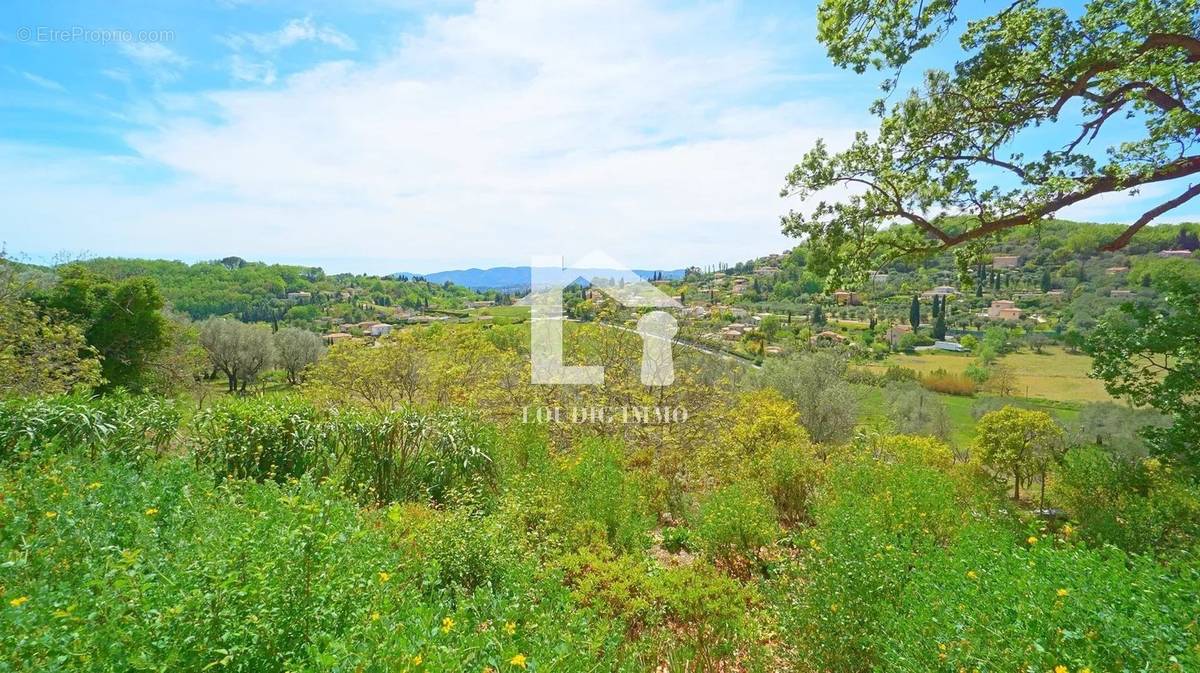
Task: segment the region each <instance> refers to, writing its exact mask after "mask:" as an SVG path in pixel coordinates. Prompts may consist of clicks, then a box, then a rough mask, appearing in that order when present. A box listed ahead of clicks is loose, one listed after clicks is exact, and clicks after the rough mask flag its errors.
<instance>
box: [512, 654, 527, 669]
mask: <svg viewBox="0 0 1200 673" xmlns="http://www.w3.org/2000/svg"><path fill="white" fill-rule="evenodd" d="M508 663H510V664H512V665H513V666H517V667H519V668H525V655H524V654H517V655H515V656H513V658H512V659H509V660H508Z"/></svg>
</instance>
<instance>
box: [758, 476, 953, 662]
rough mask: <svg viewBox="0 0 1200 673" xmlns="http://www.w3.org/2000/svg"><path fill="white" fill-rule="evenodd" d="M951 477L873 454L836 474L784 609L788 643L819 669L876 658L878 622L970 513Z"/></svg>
mask: <svg viewBox="0 0 1200 673" xmlns="http://www.w3.org/2000/svg"><path fill="white" fill-rule="evenodd" d="M954 492H955V488H954V484H953V482H952V481H951V479H950V478H949V477H948V476H946V475H943V474H941V473H940V472H938V471H937V470H934V469H931V468H928V467H924V466H921V465H916V464H911V463H902V464H895V465H891V464H885V463H879V462H874V461H868V462H864V463H859V464H851V465H846V466H841V467H839V468H837V469H835V470H834V471H833V474H832V475H831V480H830V485H829V488H828V489H826V493H828V495H827V496H826V497H825V498H824V499H823V500H822V501H821V502H820V503H819V505H818V507H817V508H816V511H815V521H816V527H815V528H814V529H813V530H811V531H805V532H802V533H800V535H803V537H802V538H800V546H802V547H803V548H804V549H805V550H806V558H805V561H804V563H803V564H802V565H801V566H797V568H796V569H795V572H797V573H802V576H796V577H789V578H788V581H787V582H786V583H785V586H786V587H788V589H787V593H788V595H787V596H786V598H783V600H784V609H783V612H782V614H781V619H782V624H781V626H782V627H783V628H782V630H781V632H782V633H785V634H787V636H786V637H787V638H788V641H789V645H790V646H791V647H794V648H796V656H797V658H798V659H800V660H803V661H807V662H808V663H809V664H811V666H812V668H813V669H814V670H837V671H867V670H872V669H873V668H874V667H875V666H877V664H878V658H877V656H878V647H879V642H878V641H879V633H878V631H877V624H878V623H879V621H880V620H881V618H882V617H883V616H884V615H885V614H886V613H887V612H888V611H890V610H893V609H894V607H895V602H896V601H897V600H898V598H899V596H900V594H901V592H902V591H903V589H904V586H905V583H906V582H907V580H908V578H909V575H910V573H911V572H912V567H913V564H914V563H919V562H920V560H921V559H922V558H924V557H926V556H928V555H930V554H932V553H934V552H935V551H936V550H937V549H939V548H940V546H941V545H942V544H945V543H946V542H947V541H948V540H949V539H951V538H952V537H953V536H954V535H955V533H956V532H957V531H958V530H959V529H960V527H961V525H962V523H963V519H964V516H965V513H964V510H963V509H962V508H960V507H959V506H958V503H957V502H956V501H955V498H954Z"/></svg>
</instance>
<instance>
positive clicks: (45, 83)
mask: <svg viewBox="0 0 1200 673" xmlns="http://www.w3.org/2000/svg"><path fill="white" fill-rule="evenodd" d="M21 76H22V77H24V78H25V79H27V80H29V81H30V82H33V83H34V84H36V85H38V86H40V87H42V88H43V89H49V90H51V91H66V90H67V89H66V88H65V87H64V86H63V85H61V84H59V83H58V82H55V81H54V80H52V79H47V78H45V77H41V76H39V75H35V74H33V73H31V72H24V71H22V72H21Z"/></svg>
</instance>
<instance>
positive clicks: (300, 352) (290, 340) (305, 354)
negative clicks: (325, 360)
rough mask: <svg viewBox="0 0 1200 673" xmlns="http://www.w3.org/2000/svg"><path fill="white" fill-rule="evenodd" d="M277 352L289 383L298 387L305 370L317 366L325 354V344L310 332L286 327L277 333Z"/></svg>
mask: <svg viewBox="0 0 1200 673" xmlns="http://www.w3.org/2000/svg"><path fill="white" fill-rule="evenodd" d="M275 351H276V353H277V355H278V360H279V366H280V367H282V368H283V370H284V371H285V372H287V379H288V383H290V384H292V385H296V384H298V383H300V375H301V373H302V372H303V371H304V368H305V367H307V366H309V365H311V364H316V362H317V360H320V359H321V356H322V355H324V354H325V342H324V341H323V340H322V339H321V337H319V336H317V335H316V334H313V333H312V332H309V331H308V330H305V329H299V328H297V327H284V328H283V329H281V330H279V331H278V332H276V333H275Z"/></svg>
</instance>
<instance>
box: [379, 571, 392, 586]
mask: <svg viewBox="0 0 1200 673" xmlns="http://www.w3.org/2000/svg"><path fill="white" fill-rule="evenodd" d="M390 579H392V574H391V573H389V572H384V571H382V570H380V571H379V581H380V582H381V583H382V582H387V581H388V580H390Z"/></svg>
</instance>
